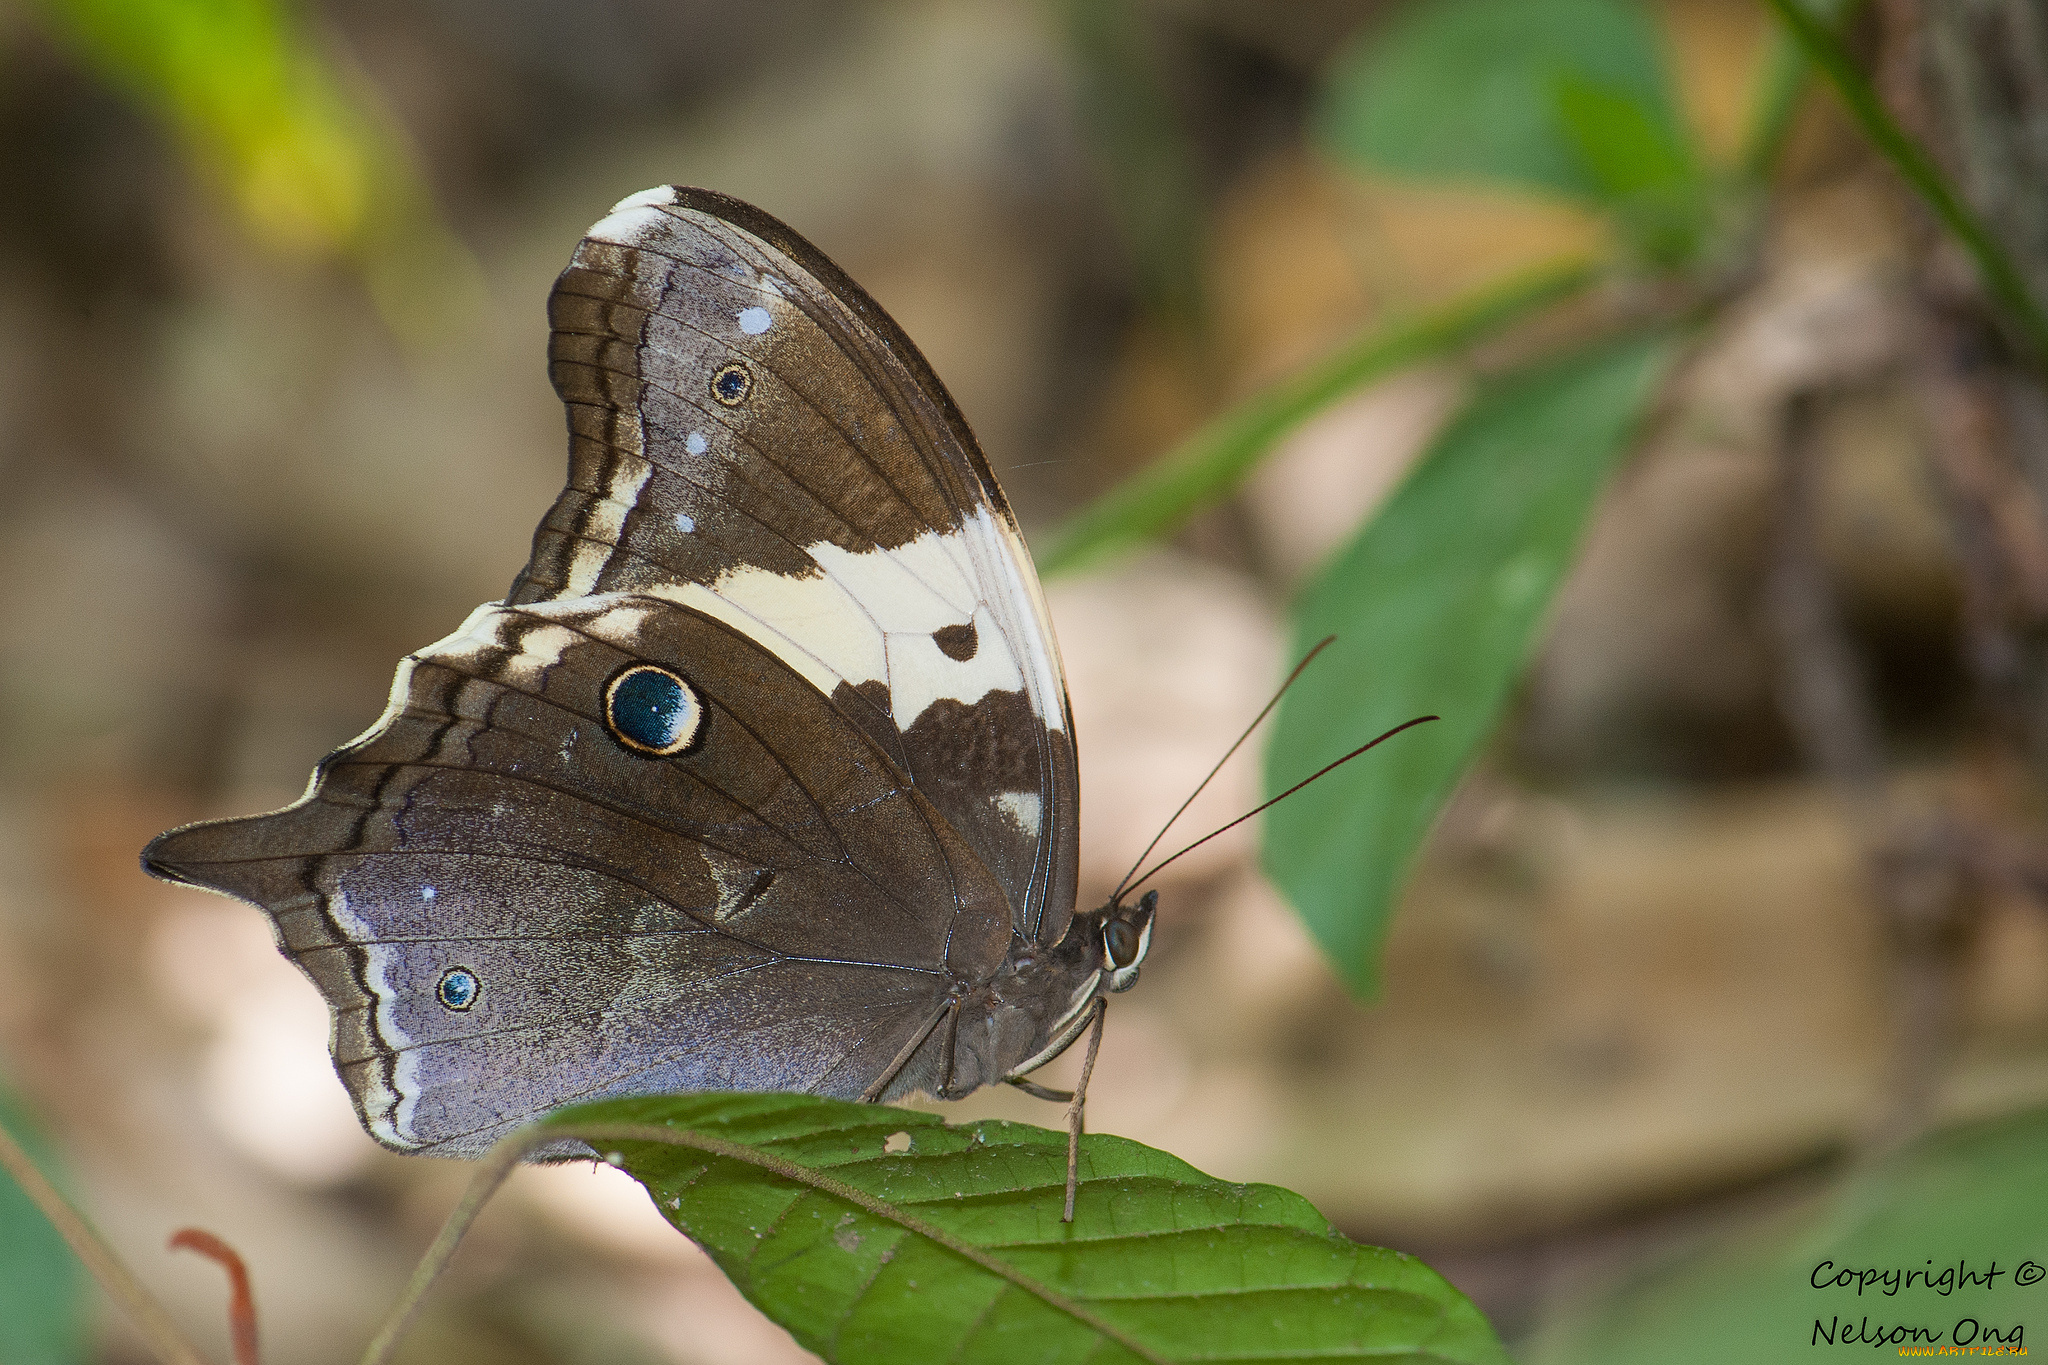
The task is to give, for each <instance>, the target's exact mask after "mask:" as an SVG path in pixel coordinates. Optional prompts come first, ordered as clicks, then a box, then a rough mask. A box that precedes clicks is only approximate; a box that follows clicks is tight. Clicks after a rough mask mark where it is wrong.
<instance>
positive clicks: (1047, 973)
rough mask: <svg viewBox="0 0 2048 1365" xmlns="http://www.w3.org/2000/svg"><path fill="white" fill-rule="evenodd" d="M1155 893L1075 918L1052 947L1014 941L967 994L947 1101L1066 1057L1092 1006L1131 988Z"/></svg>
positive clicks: (942, 1093) (1147, 941) (1147, 942)
mask: <svg viewBox="0 0 2048 1365" xmlns="http://www.w3.org/2000/svg"><path fill="white" fill-rule="evenodd" d="M1158 899H1159V897H1158V893H1157V892H1148V893H1147V894H1146V895H1145V897H1144V899H1143V900H1141V901H1140V902H1138V904H1136V905H1128V906H1127V905H1121V904H1118V903H1117V902H1115V901H1111V902H1110V903H1108V904H1106V905H1103V906H1101V907H1099V908H1097V909H1094V910H1089V911H1086V912H1083V913H1080V914H1076V915H1075V916H1074V917H1073V919H1072V921H1071V922H1070V923H1069V924H1068V926H1067V932H1066V934H1065V935H1064V936H1063V937H1062V938H1061V939H1060V941H1059V942H1057V943H1054V944H1050V945H1047V944H1039V943H1033V942H1031V941H1030V940H1028V939H1026V938H1024V937H1023V936H1022V935H1021V934H1020V935H1016V936H1013V937H1012V939H1011V942H1010V951H1009V954H1008V956H1007V957H1005V958H1004V960H1003V964H1002V966H1001V967H1000V968H999V969H998V970H997V971H996V974H995V975H994V976H993V977H991V978H990V979H989V980H988V981H987V982H985V983H983V984H981V985H980V986H977V987H974V988H973V989H971V990H969V991H968V992H966V993H965V994H964V996H963V997H962V999H961V1003H960V1012H959V1015H958V1025H957V1028H956V1031H955V1033H954V1045H953V1056H952V1059H951V1060H952V1065H951V1067H950V1069H949V1070H950V1074H949V1075H948V1076H947V1077H946V1080H945V1082H944V1083H943V1084H942V1085H941V1087H940V1089H939V1091H938V1093H939V1097H940V1098H942V1099H944V1098H948V1097H952V1096H958V1095H964V1094H966V1093H967V1092H968V1091H969V1090H972V1089H974V1088H975V1087H976V1086H982V1085H989V1084H992V1083H994V1082H996V1081H1000V1080H1007V1079H1009V1078H1011V1077H1014V1076H1022V1075H1024V1074H1025V1073H1027V1072H1030V1071H1033V1070H1036V1069H1037V1068H1038V1067H1041V1066H1043V1065H1045V1064H1046V1063H1047V1062H1049V1061H1051V1060H1052V1059H1053V1058H1054V1057H1057V1056H1058V1055H1059V1054H1060V1053H1062V1052H1064V1051H1065V1050H1066V1049H1067V1048H1068V1047H1069V1046H1070V1045H1071V1044H1072V1043H1073V1041H1074V1040H1075V1039H1076V1038H1078V1037H1080V1036H1081V1033H1082V1031H1083V1030H1084V1029H1085V1028H1086V1027H1087V1025H1088V1019H1089V1006H1091V1005H1092V1004H1094V1002H1095V1001H1096V999H1097V998H1098V997H1100V996H1102V995H1104V994H1105V993H1109V992H1115V991H1123V990H1128V989H1130V987H1131V986H1132V985H1133V984H1134V983H1135V982H1136V981H1137V979H1138V967H1139V964H1140V963H1142V962H1143V961H1144V957H1145V953H1146V950H1147V949H1149V948H1150V947H1151V943H1152V921H1153V917H1154V912H1155V909H1156V907H1157V905H1158Z"/></svg>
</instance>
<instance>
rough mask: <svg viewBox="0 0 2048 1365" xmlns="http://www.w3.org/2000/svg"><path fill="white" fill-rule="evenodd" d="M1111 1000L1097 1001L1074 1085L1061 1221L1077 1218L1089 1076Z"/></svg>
mask: <svg viewBox="0 0 2048 1365" xmlns="http://www.w3.org/2000/svg"><path fill="white" fill-rule="evenodd" d="M1108 1013H1109V1002H1108V1001H1107V1000H1104V999H1102V998H1100V997H1097V999H1096V1001H1095V1022H1094V1023H1093V1024H1090V1025H1089V1026H1088V1051H1087V1053H1086V1055H1084V1056H1083V1057H1082V1058H1081V1083H1080V1084H1079V1085H1076V1086H1075V1087H1074V1103H1073V1104H1072V1106H1070V1107H1069V1108H1068V1110H1067V1209H1066V1212H1065V1213H1062V1214H1061V1215H1060V1221H1061V1222H1062V1223H1071V1222H1073V1221H1074V1194H1075V1192H1076V1191H1078V1190H1079V1189H1080V1187H1081V1113H1082V1110H1083V1108H1084V1107H1085V1106H1086V1105H1087V1103H1088V1077H1089V1076H1090V1075H1091V1074H1092V1073H1093V1072H1094V1070H1095V1054H1096V1052H1097V1051H1098V1050H1099V1049H1100V1048H1101V1047H1102V1018H1103V1016H1104V1015H1106V1014H1108Z"/></svg>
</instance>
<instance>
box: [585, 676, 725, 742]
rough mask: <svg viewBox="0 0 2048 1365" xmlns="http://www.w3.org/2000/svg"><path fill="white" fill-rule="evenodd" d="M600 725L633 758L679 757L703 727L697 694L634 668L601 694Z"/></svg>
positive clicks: (684, 684) (687, 686) (672, 680)
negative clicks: (629, 751) (635, 754)
mask: <svg viewBox="0 0 2048 1365" xmlns="http://www.w3.org/2000/svg"><path fill="white" fill-rule="evenodd" d="M604 723H605V728H606V729H608V730H610V731H611V735H612V738H613V739H616V740H617V741H618V742H619V743H621V744H623V745H625V746H626V747H627V748H628V749H631V750H633V751H634V752H635V753H641V754H648V755H652V756H655V757H666V756H668V755H670V754H679V753H681V752H682V751H683V750H685V749H687V748H689V747H690V745H691V743H693V742H694V741H695V740H696V738H697V732H698V731H699V730H701V729H702V728H703V726H704V706H703V703H702V702H701V701H699V700H698V697H697V691H696V689H695V688H693V687H691V686H690V684H689V683H687V682H685V681H683V679H682V677H681V676H680V675H678V674H675V673H671V672H669V671H668V670H667V669H665V668H659V667H657V666H655V665H654V664H634V665H633V666H632V667H630V668H628V669H625V670H624V671H623V672H621V673H620V674H619V675H618V676H617V677H615V678H613V679H612V680H611V683H610V684H609V685H608V686H606V688H605V690H604Z"/></svg>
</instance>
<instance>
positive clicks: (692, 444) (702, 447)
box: [683, 431, 711, 455]
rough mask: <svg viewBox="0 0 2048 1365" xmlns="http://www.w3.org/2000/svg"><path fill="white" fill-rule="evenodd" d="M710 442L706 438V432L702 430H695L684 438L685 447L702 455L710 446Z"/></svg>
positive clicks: (693, 453) (692, 452) (695, 453)
mask: <svg viewBox="0 0 2048 1365" xmlns="http://www.w3.org/2000/svg"><path fill="white" fill-rule="evenodd" d="M710 444H711V443H710V442H709V441H706V440H705V439H704V433H703V432H701V431H693V432H691V433H690V434H689V435H688V436H685V437H684V438H683V449H684V450H687V451H689V452H690V453H691V454H692V455H702V454H703V453H704V452H705V451H706V450H707V449H709V448H710Z"/></svg>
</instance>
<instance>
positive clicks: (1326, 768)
mask: <svg viewBox="0 0 2048 1365" xmlns="http://www.w3.org/2000/svg"><path fill="white" fill-rule="evenodd" d="M1442 719H1443V717H1442V716H1417V717H1416V718H1415V719H1414V720H1404V721H1402V722H1401V723H1400V724H1399V725H1396V726H1395V727H1394V728H1393V729H1391V730H1389V731H1387V732H1386V733H1385V734H1383V735H1381V736H1379V737H1378V738H1376V739H1369V740H1367V741H1366V742H1365V743H1363V744H1361V745H1359V746H1358V747H1357V748H1356V749H1353V750H1352V751H1351V752H1350V753H1348V754H1346V755H1344V757H1342V758H1340V759H1338V760H1337V761H1336V762H1335V763H1326V764H1324V765H1323V766H1322V767H1320V768H1318V769H1316V770H1315V771H1314V772H1312V773H1310V774H1309V775H1308V776H1307V777H1304V778H1302V779H1301V781H1299V782H1297V783H1295V784H1294V785H1293V786H1291V787H1289V788H1288V789H1287V790H1286V791H1284V792H1281V793H1280V794H1279V795H1278V796H1276V797H1274V798H1273V799H1272V800H1270V801H1262V802H1260V803H1259V804H1258V805H1256V806H1253V807H1252V808H1251V809H1250V810H1248V811H1246V812H1245V813H1244V814H1243V815H1240V816H1238V817H1237V818H1236V819H1235V820H1232V821H1231V822H1230V823H1229V824H1227V825H1224V826H1222V827H1221V828H1220V829H1212V830H1210V831H1209V832H1208V833H1207V834H1204V835H1203V836H1202V837H1201V838H1199V839H1197V840H1195V841H1194V842H1193V843H1192V844H1189V845H1188V846H1187V847H1186V848H1184V849H1182V850H1181V851H1180V852H1179V853H1176V854H1174V855H1173V857H1171V858H1166V859H1163V860H1161V861H1160V862H1158V863H1155V864H1153V867H1152V870H1151V871H1150V872H1147V873H1146V874H1145V875H1144V876H1142V877H1140V878H1138V880H1136V881H1134V882H1132V883H1131V888H1130V889H1131V890H1133V891H1136V890H1137V889H1138V888H1139V887H1141V886H1143V885H1144V884H1145V883H1146V882H1149V881H1151V880H1152V879H1153V878H1154V877H1156V876H1158V875H1159V874H1160V873H1161V872H1162V871H1164V870H1165V868H1166V865H1167V864H1168V863H1171V862H1173V861H1174V859H1175V858H1179V857H1181V856H1183V855H1185V854H1189V853H1193V852H1194V851H1195V850H1196V849H1198V848H1200V847H1201V846H1202V845H1203V844H1206V843H1208V842H1209V841H1210V840H1211V839H1213V838H1215V837H1216V836H1217V835H1219V834H1224V833H1227V832H1228V831H1230V830H1233V829H1236V828H1237V827H1238V826H1239V825H1241V824H1243V823H1244V822H1245V821H1247V820H1249V819H1251V818H1252V817H1253V816H1254V815H1257V814H1258V813H1259V812H1261V811H1263V810H1268V809H1270V808H1272V807H1274V806H1277V805H1279V804H1280V803H1281V802H1282V801H1285V800H1286V799H1287V798H1288V797H1290V796H1292V795H1294V794H1295V793H1296V792H1298V791H1300V790H1301V789H1302V788H1303V787H1306V786H1307V785H1308V784H1309V783H1311V782H1313V781H1315V780H1316V779H1317V778H1319V777H1321V776H1323V775H1324V774H1325V773H1330V772H1335V771H1336V770H1337V769H1339V768H1341V767H1343V766H1344V765H1345V764H1346V763H1349V762H1350V761H1351V760H1352V759H1354V758H1357V757H1358V756H1359V755H1360V754H1362V753H1364V752H1365V751H1366V750H1367V749H1370V748H1373V747H1374V746H1375V745H1379V744H1384V743H1385V742H1386V741H1388V740H1390V739H1392V738H1393V737H1394V736H1395V735H1398V734H1400V733H1401V732H1402V731H1403V730H1407V729H1412V728H1413V727H1415V726H1417V725H1423V724H1427V723H1428V722H1430V721H1433V720H1442Z"/></svg>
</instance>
